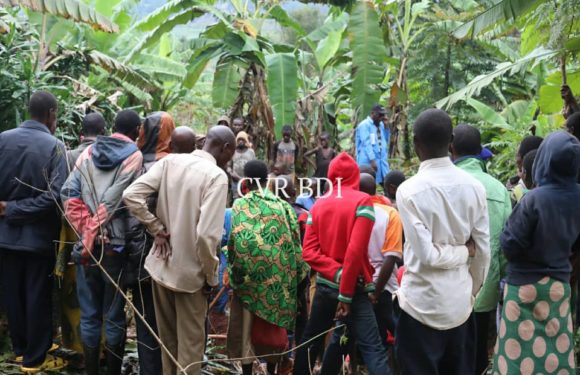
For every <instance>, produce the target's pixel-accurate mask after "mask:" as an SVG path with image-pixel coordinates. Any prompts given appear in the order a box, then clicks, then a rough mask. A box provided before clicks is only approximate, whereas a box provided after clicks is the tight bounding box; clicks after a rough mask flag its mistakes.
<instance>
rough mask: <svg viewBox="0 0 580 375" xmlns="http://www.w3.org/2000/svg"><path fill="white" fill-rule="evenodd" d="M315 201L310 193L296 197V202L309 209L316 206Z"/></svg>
mask: <svg viewBox="0 0 580 375" xmlns="http://www.w3.org/2000/svg"><path fill="white" fill-rule="evenodd" d="M314 202H315V200H314V198H312V196H310V194H302V195H300V196H299V197H297V198H296V203H298V204H299V205H301V206H302V207H304V208H306V209H307V210H308V211H310V209H311V208H312V206H314Z"/></svg>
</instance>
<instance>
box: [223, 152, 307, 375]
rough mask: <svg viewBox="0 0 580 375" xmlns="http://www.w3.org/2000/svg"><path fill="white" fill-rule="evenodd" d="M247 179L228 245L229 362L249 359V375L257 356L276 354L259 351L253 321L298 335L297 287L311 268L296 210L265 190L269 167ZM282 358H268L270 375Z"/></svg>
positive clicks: (253, 164)
mask: <svg viewBox="0 0 580 375" xmlns="http://www.w3.org/2000/svg"><path fill="white" fill-rule="evenodd" d="M244 174H245V176H246V178H247V179H248V180H247V183H248V186H249V188H250V192H249V193H247V194H246V195H245V196H243V197H242V198H239V199H237V200H236V201H235V202H234V205H233V207H232V229H231V235H230V238H229V242H228V269H229V281H230V286H231V287H232V289H233V291H234V292H233V299H232V303H231V307H230V322H229V327H228V341H227V349H228V354H229V356H230V358H245V359H244V360H242V369H243V373H244V375H246V374H251V373H252V363H253V361H254V358H253V357H254V356H255V355H260V354H274V353H276V350H274V349H273V348H257V347H254V345H253V344H252V337H251V336H252V334H251V331H252V324H253V320H254V319H255V317H258V318H261V319H263V320H265V321H266V322H267V323H269V324H272V325H274V326H277V327H281V328H283V329H286V330H294V324H295V318H296V309H297V286H298V283H299V282H300V281H301V280H302V279H304V277H306V274H307V271H308V266H307V265H306V263H304V261H303V260H302V248H301V246H300V232H299V229H298V223H297V219H296V215H295V214H294V210H293V209H292V207H291V206H290V205H289V204H288V203H286V202H284V201H283V200H281V199H280V198H278V197H276V196H275V195H273V194H272V193H271V192H270V191H269V190H267V189H266V181H267V178H268V169H267V166H266V164H264V163H263V162H262V161H258V160H254V161H250V162H248V163H247V164H246V165H245V167H244ZM260 350H261V351H260ZM279 357H280V356H272V357H269V358H267V361H268V372H269V373H270V374H273V373H274V372H275V368H276V364H277V362H278V361H279V360H280V358H279Z"/></svg>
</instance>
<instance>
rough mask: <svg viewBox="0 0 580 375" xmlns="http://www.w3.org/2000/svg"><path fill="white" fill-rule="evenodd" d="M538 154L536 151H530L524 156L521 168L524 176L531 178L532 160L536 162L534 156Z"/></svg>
mask: <svg viewBox="0 0 580 375" xmlns="http://www.w3.org/2000/svg"><path fill="white" fill-rule="evenodd" d="M537 153H538V149H535V150H532V151H530V152H528V153H527V154H526V156H524V161H523V166H524V171H526V175H527V176H529V177H530V178H531V176H532V167H533V166H534V160H536V154H537Z"/></svg>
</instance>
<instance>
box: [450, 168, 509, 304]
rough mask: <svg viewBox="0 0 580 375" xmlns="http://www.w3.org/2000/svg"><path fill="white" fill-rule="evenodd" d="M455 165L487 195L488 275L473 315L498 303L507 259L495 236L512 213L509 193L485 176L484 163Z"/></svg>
mask: <svg viewBox="0 0 580 375" xmlns="http://www.w3.org/2000/svg"><path fill="white" fill-rule="evenodd" d="M455 165H456V166H457V167H459V168H461V169H463V170H464V171H465V172H467V173H469V174H470V175H472V176H473V177H475V178H476V179H477V180H478V181H479V182H481V184H482V185H483V187H484V188H485V193H486V195H487V210H488V213H489V243H490V246H491V261H490V264H489V273H488V274H487V278H486V279H485V282H484V283H483V286H482V287H481V290H480V291H479V293H478V294H477V297H476V298H475V305H474V306H473V310H474V311H475V312H487V311H492V310H494V309H496V308H497V303H498V301H499V281H500V280H501V279H502V278H504V277H505V274H506V266H507V260H506V259H505V256H504V255H503V252H502V251H501V245H500V242H499V236H500V235H501V232H502V231H503V227H504V225H505V223H506V221H507V219H508V217H509V216H510V214H511V212H512V204H511V200H510V194H509V192H508V190H507V189H506V188H505V186H504V185H503V184H502V183H501V182H499V181H498V180H496V179H495V178H493V177H491V176H490V175H489V174H487V171H486V168H485V164H484V162H483V161H481V160H480V159H478V158H476V157H467V158H465V159H458V160H456V161H455Z"/></svg>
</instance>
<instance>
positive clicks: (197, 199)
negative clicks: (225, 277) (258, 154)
mask: <svg viewBox="0 0 580 375" xmlns="http://www.w3.org/2000/svg"><path fill="white" fill-rule="evenodd" d="M235 147H236V142H235V136H234V133H233V132H232V131H231V130H230V128H228V127H227V126H223V125H218V126H214V127H212V128H211V129H210V130H209V132H208V134H207V138H206V141H205V144H204V147H203V149H202V150H196V151H194V152H193V153H191V154H171V155H168V156H166V157H165V158H163V159H161V160H160V161H159V162H157V164H155V165H154V166H153V167H152V168H151V169H150V170H149V172H147V173H146V174H144V175H143V176H141V177H140V178H139V179H138V180H137V181H135V182H134V183H133V184H132V185H131V186H130V187H129V188H128V189H127V190H126V191H125V193H124V194H123V197H124V200H125V203H126V205H127V207H128V208H129V210H130V211H131V213H132V214H133V215H134V216H135V217H136V218H137V219H138V220H139V221H141V222H142V223H143V224H144V225H145V226H146V227H147V229H148V231H149V232H150V233H151V234H153V235H154V236H155V242H154V245H153V248H152V249H151V253H150V254H149V256H148V257H147V260H146V261H145V268H146V269H147V271H148V272H149V273H150V275H151V278H152V279H153V300H154V304H155V313H156V315H157V325H158V328H159V336H160V337H161V340H162V341H163V342H164V343H165V345H166V346H167V348H168V349H169V351H170V352H171V354H172V355H173V357H174V358H177V359H178V361H179V364H180V366H182V367H183V368H185V367H187V366H188V365H189V364H191V363H193V362H199V361H202V360H203V352H204V348H205V317H206V314H207V308H208V305H207V296H208V295H209V293H210V292H211V290H212V288H214V287H215V286H217V285H218V264H219V260H218V257H217V254H216V249H217V245H218V243H219V241H220V239H221V236H222V230H223V225H224V212H225V208H226V199H227V193H228V178H227V176H226V173H225V172H224V169H225V167H226V164H227V163H228V162H229V161H230V159H231V158H232V156H233V154H234V151H235ZM155 193H157V194H158V200H157V208H156V210H155V212H150V211H149V209H148V206H147V198H148V197H149V196H150V195H151V194H155ZM162 362H163V373H164V374H176V373H178V368H177V366H176V365H175V364H174V363H173V361H172V360H171V358H170V356H169V355H168V354H167V353H165V352H163V357H162ZM200 371H201V365H199V364H198V365H194V366H189V367H188V368H187V370H186V373H187V374H196V375H197V374H199V373H200Z"/></svg>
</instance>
